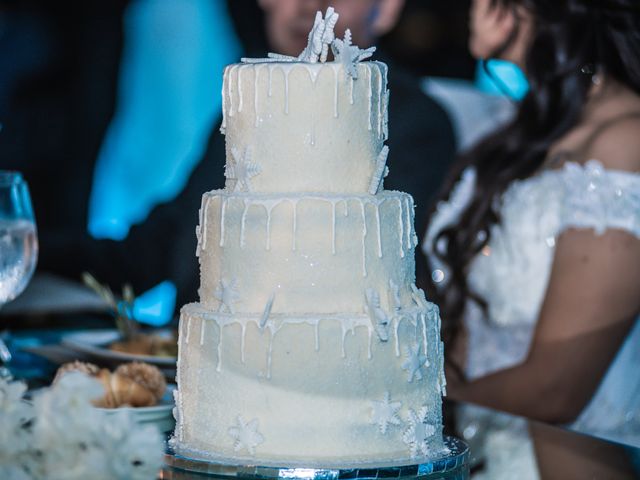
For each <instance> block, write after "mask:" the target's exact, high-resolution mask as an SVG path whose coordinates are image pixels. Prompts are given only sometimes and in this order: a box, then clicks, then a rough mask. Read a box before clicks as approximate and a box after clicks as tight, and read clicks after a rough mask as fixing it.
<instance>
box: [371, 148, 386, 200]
mask: <svg viewBox="0 0 640 480" xmlns="http://www.w3.org/2000/svg"><path fill="white" fill-rule="evenodd" d="M388 156H389V147H387V146H386V145H385V146H384V147H382V150H380V153H379V154H378V159H377V160H376V169H375V171H374V172H373V177H371V183H370V184H369V193H370V194H371V195H375V194H376V193H378V192H379V191H380V190H382V180H383V179H384V178H385V177H386V176H387V175H388V174H389V169H388V168H387V157H388Z"/></svg>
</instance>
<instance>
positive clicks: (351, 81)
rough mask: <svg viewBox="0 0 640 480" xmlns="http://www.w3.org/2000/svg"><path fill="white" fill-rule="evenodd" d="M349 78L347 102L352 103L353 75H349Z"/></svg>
mask: <svg viewBox="0 0 640 480" xmlns="http://www.w3.org/2000/svg"><path fill="white" fill-rule="evenodd" d="M349 79H350V81H349V83H350V84H351V86H350V93H349V104H351V105H353V103H354V99H353V77H349Z"/></svg>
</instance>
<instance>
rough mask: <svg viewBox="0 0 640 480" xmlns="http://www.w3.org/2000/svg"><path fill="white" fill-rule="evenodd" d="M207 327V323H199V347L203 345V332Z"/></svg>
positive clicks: (202, 321)
mask: <svg viewBox="0 0 640 480" xmlns="http://www.w3.org/2000/svg"><path fill="white" fill-rule="evenodd" d="M206 325H207V322H205V321H204V320H201V321H200V346H202V345H204V333H205V332H204V330H205V327H206Z"/></svg>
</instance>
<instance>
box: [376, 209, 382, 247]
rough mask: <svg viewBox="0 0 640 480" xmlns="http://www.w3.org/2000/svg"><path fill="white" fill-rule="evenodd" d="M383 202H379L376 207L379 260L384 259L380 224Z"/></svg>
mask: <svg viewBox="0 0 640 480" xmlns="http://www.w3.org/2000/svg"><path fill="white" fill-rule="evenodd" d="M381 203H382V202H378V203H376V205H375V209H376V225H377V228H378V231H377V234H378V258H382V232H381V230H382V225H381V224H380V204H381Z"/></svg>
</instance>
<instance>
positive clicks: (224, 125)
mask: <svg viewBox="0 0 640 480" xmlns="http://www.w3.org/2000/svg"><path fill="white" fill-rule="evenodd" d="M228 72H229V70H228V69H226V68H225V70H224V75H223V76H222V125H220V131H221V132H222V133H225V130H226V128H227V98H226V94H225V91H224V84H225V83H227V82H228V81H229V79H228V78H227V73H228Z"/></svg>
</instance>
